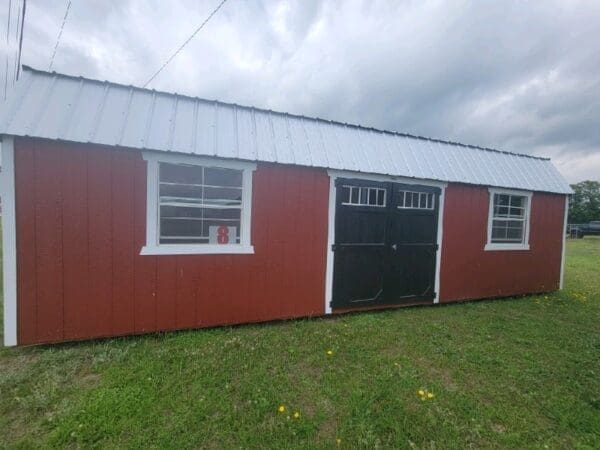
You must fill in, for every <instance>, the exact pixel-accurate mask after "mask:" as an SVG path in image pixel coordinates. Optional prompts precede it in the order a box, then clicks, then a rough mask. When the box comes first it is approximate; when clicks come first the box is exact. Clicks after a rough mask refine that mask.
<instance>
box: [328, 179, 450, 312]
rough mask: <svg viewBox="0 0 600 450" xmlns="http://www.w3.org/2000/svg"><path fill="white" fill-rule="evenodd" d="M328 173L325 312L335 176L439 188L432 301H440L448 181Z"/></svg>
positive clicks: (330, 271) (330, 279)
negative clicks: (436, 247) (436, 249)
mask: <svg viewBox="0 0 600 450" xmlns="http://www.w3.org/2000/svg"><path fill="white" fill-rule="evenodd" d="M327 174H328V175H329V210H328V221H327V269H326V272H325V314H331V300H332V298H333V264H334V254H333V244H334V243H335V207H336V192H335V180H336V179H337V178H355V179H358V180H367V181H376V182H393V183H402V184H419V185H422V186H432V187H437V188H440V189H441V192H440V203H439V205H438V228H437V245H438V251H437V253H436V258H435V281H434V287H433V289H434V291H435V298H434V299H433V303H439V302H440V266H441V263H442V237H443V228H444V199H445V197H446V187H447V186H448V183H444V182H441V181H434V180H421V179H417V178H406V177H394V176H389V175H377V174H368V173H362V172H350V171H343V170H328V171H327Z"/></svg>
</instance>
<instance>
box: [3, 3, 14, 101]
mask: <svg viewBox="0 0 600 450" xmlns="http://www.w3.org/2000/svg"><path fill="white" fill-rule="evenodd" d="M11 12H12V0H8V20H7V22H6V64H5V66H4V100H6V91H7V89H8V52H9V50H8V48H9V47H8V44H9V41H8V37H9V36H10V14H11Z"/></svg>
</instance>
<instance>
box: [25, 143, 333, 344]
mask: <svg viewBox="0 0 600 450" xmlns="http://www.w3.org/2000/svg"><path fill="white" fill-rule="evenodd" d="M15 172H16V176H15V183H16V204H17V206H16V214H17V217H16V224H17V289H18V309H17V316H18V343H19V344H20V345H26V344H34V343H43V342H58V341H64V340H75V339H86V338H92V337H101V336H112V335H124V334H133V333H144V332H150V331H157V330H171V329H180V328H191V327H207V326H214V325H220V324H234V323H243V322H253V321H262V320H273V319H278V318H290V317H300V316H311V315H321V314H323V313H324V301H325V300H324V295H325V294H324V287H325V261H326V247H327V245H326V243H327V207H328V193H329V178H328V177H327V173H326V172H325V171H324V170H315V169H310V168H299V167H291V166H281V165H272V164H259V165H258V168H257V170H256V172H255V173H254V177H253V200H252V203H253V205H252V244H253V245H254V249H255V254H254V255H181V256H140V255H139V252H140V249H141V247H142V246H143V245H144V244H145V238H146V223H145V222H146V163H145V161H144V160H143V159H142V156H141V153H140V152H138V151H128V150H125V149H112V148H109V147H100V146H93V145H79V144H64V143H55V142H50V141H42V140H33V139H20V138H19V139H16V141H15Z"/></svg>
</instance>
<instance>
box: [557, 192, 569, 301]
mask: <svg viewBox="0 0 600 450" xmlns="http://www.w3.org/2000/svg"><path fill="white" fill-rule="evenodd" d="M568 216H569V196H568V195H565V217H564V219H563V220H564V221H563V230H562V237H561V240H560V242H561V243H562V250H561V255H560V282H559V284H558V288H559V289H562V288H563V286H564V281H565V253H566V247H567V217H568Z"/></svg>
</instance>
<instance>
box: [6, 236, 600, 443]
mask: <svg viewBox="0 0 600 450" xmlns="http://www.w3.org/2000/svg"><path fill="white" fill-rule="evenodd" d="M328 350H331V351H332V354H331V355H329V354H328V353H327V351H328ZM599 380H600V239H598V238H593V237H586V238H585V239H581V240H577V241H571V242H569V244H568V253H567V270H566V289H565V290H564V291H563V292H560V293H554V294H551V295H538V296H530V297H522V298H514V299H507V300H495V301H481V302H472V303H468V304H461V305H451V306H444V307H421V308H407V309H399V310H393V311H384V312H373V313H362V314H355V315H347V316H342V317H337V318H332V319H331V318H330V319H311V320H298V321H289V322H282V323H274V324H266V325H251V326H241V327H235V328H219V329H212V330H200V331H187V332H178V333H168V334H159V335H150V336H143V337H132V338H119V339H111V340H103V341H97V342H85V343H78V344H66V345H56V346H45V347H35V348H22V349H4V348H2V349H1V350H0V446H4V447H27V448H29V447H49V446H51V447H63V446H69V447H88V446H95V447H105V446H108V447H137V448H144V447H172V448H184V447H194V448H197V447H210V448H223V447H226V448H228V447H276V448H289V447H304V448H315V447H322V448H336V447H337V446H339V447H341V448H354V447H364V448H372V447H399V448H411V447H416V448H465V447H476V448H481V447H487V448H489V447H513V448H531V447H533V448H590V449H591V448H600V381H599ZM421 389H422V390H424V391H425V392H431V393H432V394H433V398H431V399H426V400H422V399H421V397H427V395H424V396H421V395H419V393H418V391H419V390H421ZM280 405H285V411H284V412H283V413H279V412H278V407H279V406H280ZM296 411H298V412H299V414H300V417H299V418H294V415H293V414H294V412H296ZM338 439H340V441H339V442H338V441H337V440H338Z"/></svg>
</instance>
